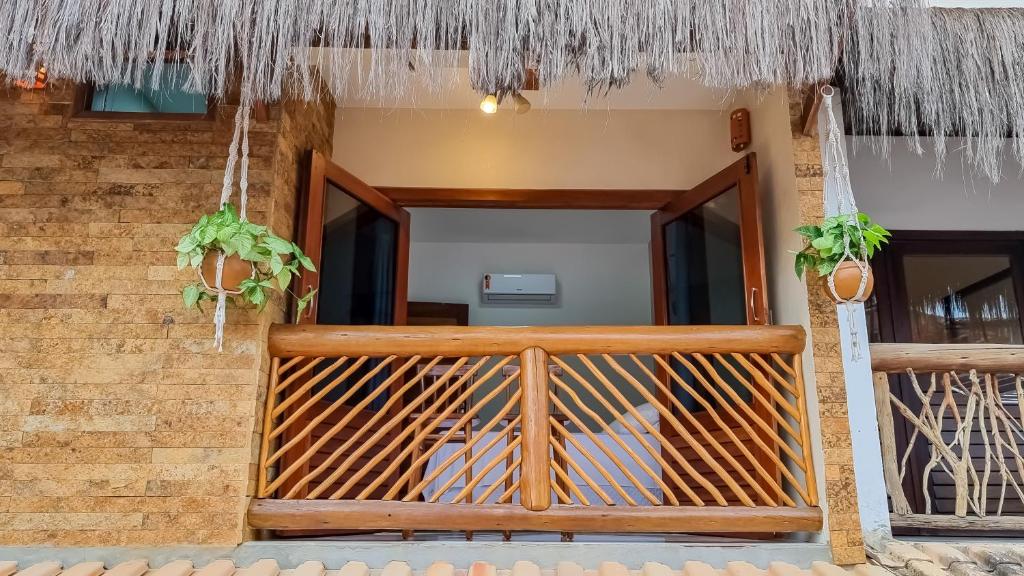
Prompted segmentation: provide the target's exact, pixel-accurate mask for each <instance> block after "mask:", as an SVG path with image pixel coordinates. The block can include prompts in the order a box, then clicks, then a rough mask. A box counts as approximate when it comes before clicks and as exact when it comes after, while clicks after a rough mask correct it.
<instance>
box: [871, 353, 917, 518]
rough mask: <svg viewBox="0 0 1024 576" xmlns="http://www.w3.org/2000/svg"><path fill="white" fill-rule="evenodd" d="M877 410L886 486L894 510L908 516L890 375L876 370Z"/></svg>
mask: <svg viewBox="0 0 1024 576" xmlns="http://www.w3.org/2000/svg"><path fill="white" fill-rule="evenodd" d="M874 384H875V410H876V411H877V412H878V436H879V439H880V440H881V442H882V473H883V476H884V478H885V488H886V490H887V491H888V492H889V498H890V500H891V501H892V511H893V512H894V513H896V514H900V515H902V516H906V515H907V514H910V512H911V509H910V502H908V501H907V495H906V494H904V493H903V483H902V482H901V481H900V470H899V463H898V459H897V457H896V427H895V424H894V423H893V419H892V405H891V404H889V375H888V374H886V373H885V372H875V374H874Z"/></svg>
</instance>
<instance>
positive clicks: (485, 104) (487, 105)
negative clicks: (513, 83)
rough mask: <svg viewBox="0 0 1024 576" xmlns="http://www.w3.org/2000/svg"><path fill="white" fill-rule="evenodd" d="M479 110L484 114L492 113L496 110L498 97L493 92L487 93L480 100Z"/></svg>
mask: <svg viewBox="0 0 1024 576" xmlns="http://www.w3.org/2000/svg"><path fill="white" fill-rule="evenodd" d="M480 110H482V111H483V113H484V114H494V113H495V112H497V111H498V97H497V96H495V95H494V94H488V95H487V96H484V99H483V100H481V101H480Z"/></svg>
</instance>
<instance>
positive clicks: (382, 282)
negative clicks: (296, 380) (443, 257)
mask: <svg viewBox="0 0 1024 576" xmlns="http://www.w3.org/2000/svg"><path fill="white" fill-rule="evenodd" d="M301 228H302V229H301V247H302V249H303V251H305V253H306V255H307V256H309V258H310V259H311V260H312V261H313V264H314V265H315V266H316V272H310V271H309V270H303V273H302V290H303V293H305V291H306V290H309V289H316V290H317V291H318V292H317V295H316V297H314V298H313V301H312V302H311V303H310V306H309V307H308V308H307V309H306V310H305V311H304V312H303V314H302V317H301V318H299V323H300V324H342V325H365V324H392V325H403V324H405V322H406V314H407V307H408V291H409V213H408V212H407V211H406V210H404V209H402V208H400V207H398V205H397V204H395V203H394V202H392V201H391V199H390V198H388V197H387V196H385V195H384V194H382V193H381V192H379V191H377V189H375V188H373V187H372V186H370V185H368V184H366V183H365V182H363V181H362V180H360V179H358V178H356V177H355V176H353V175H352V174H350V173H348V172H346V171H345V170H344V169H343V168H342V167H341V166H338V165H337V164H335V163H333V162H331V161H330V160H328V159H327V158H326V157H324V155H323V154H321V153H319V152H313V157H312V161H311V162H310V173H309V186H308V189H307V194H306V196H305V198H304V203H303V212H302V215H301Z"/></svg>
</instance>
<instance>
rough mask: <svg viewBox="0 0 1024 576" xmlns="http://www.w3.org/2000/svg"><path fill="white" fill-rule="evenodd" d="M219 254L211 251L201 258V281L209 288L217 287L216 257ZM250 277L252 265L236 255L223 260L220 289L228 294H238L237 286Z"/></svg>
mask: <svg viewBox="0 0 1024 576" xmlns="http://www.w3.org/2000/svg"><path fill="white" fill-rule="evenodd" d="M219 255H220V252H217V251H216V250H211V251H209V252H207V253H206V256H203V265H202V268H201V269H200V270H201V272H202V274H203V280H204V281H205V282H206V285H207V286H209V287H210V288H215V287H216V286H217V256H219ZM251 277H252V264H251V263H249V262H248V261H246V260H242V259H241V258H240V257H239V256H238V254H234V255H231V256H228V257H226V258H224V272H223V274H222V275H221V288H223V289H224V290H226V291H228V292H238V291H239V286H240V285H241V284H242V281H243V280H245V279H246V278H251Z"/></svg>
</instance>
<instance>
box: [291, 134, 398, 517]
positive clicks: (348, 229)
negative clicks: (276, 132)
mask: <svg viewBox="0 0 1024 576" xmlns="http://www.w3.org/2000/svg"><path fill="white" fill-rule="evenodd" d="M307 184H308V185H307V189H306V194H305V195H304V196H303V198H302V204H301V206H300V230H299V232H300V244H301V247H302V250H303V251H304V252H305V253H306V254H307V255H308V256H309V258H310V259H311V260H312V261H313V264H314V265H315V267H316V271H315V272H310V271H308V270H304V271H303V273H302V277H301V279H300V281H301V282H302V284H301V290H302V292H303V293H304V292H306V291H307V290H311V289H315V290H317V294H316V296H315V297H314V298H313V300H312V302H311V303H310V306H309V307H308V308H307V309H306V310H305V311H304V312H303V313H302V315H301V316H300V317H299V318H298V322H299V323H301V324H337V325H367V324H379V325H395V324H398V325H401V324H405V323H406V315H407V305H408V302H407V299H408V268H409V213H408V212H407V211H405V210H403V209H402V208H400V207H398V206H397V205H396V204H395V203H394V202H392V201H391V199H390V198H388V197H387V196H385V195H384V194H382V193H380V192H379V191H377V190H376V189H374V188H373V187H371V186H369V185H367V184H366V183H364V182H362V181H361V180H359V179H358V178H356V177H355V176H353V175H352V174H350V173H348V172H346V171H345V170H344V169H342V168H341V167H340V166H338V165H336V164H334V163H333V162H331V161H330V160H328V159H327V158H326V157H324V156H323V155H322V154H320V153H318V152H314V153H313V154H312V158H311V161H310V171H309V179H308V183H307ZM380 362H381V360H380V359H370V360H368V361H366V362H365V363H364V364H362V365H361V367H360V368H359V369H358V370H355V371H354V372H351V373H350V374H348V375H347V377H345V378H344V380H341V381H339V380H338V379H339V378H340V377H341V376H343V375H344V374H345V372H346V370H343V369H342V368H337V369H335V372H337V374H328V375H325V376H323V377H322V378H319V380H318V382H317V384H316V385H314V386H312V387H310V390H308V391H307V392H306V393H305V395H306V397H307V398H308V397H309V396H311V395H315V394H317V393H319V392H322V391H323V390H325V388H324V386H328V388H327V393H326V394H325V395H324V396H323V397H322V398H320V400H319V401H318V402H317V405H316V406H313V407H311V408H310V409H307V410H304V411H303V412H302V413H301V414H300V415H299V417H298V418H297V419H296V422H295V424H294V425H293V426H292V430H294V431H296V432H298V431H299V430H302V429H303V428H304V427H306V425H307V424H309V422H310V421H311V420H312V419H313V418H314V417H316V416H319V415H321V414H324V413H325V412H328V410H327V408H328V407H330V406H331V405H332V404H333V403H334V402H336V401H338V400H339V399H340V398H342V397H343V396H345V395H346V392H348V391H349V390H350V389H351V387H352V386H356V385H359V383H360V382H361V381H362V384H361V385H359V386H360V387H359V389H358V390H356V391H355V392H353V393H352V394H348V395H347V397H346V400H345V405H343V406H342V407H340V408H337V409H335V410H333V411H329V412H330V416H329V417H328V418H327V419H325V420H323V421H322V422H320V423H319V424H318V425H317V426H316V428H315V429H314V430H313V433H312V435H306V436H303V440H301V441H300V442H298V443H297V444H296V446H295V447H294V448H293V449H291V450H290V451H289V452H288V454H286V455H285V457H284V458H283V459H282V460H283V461H284V464H283V465H284V466H285V467H287V466H290V465H291V464H292V463H294V462H302V465H301V466H302V470H300V472H301V473H300V474H295V475H294V478H296V479H298V478H301V477H303V476H305V475H306V474H307V473H308V472H309V470H313V469H316V468H317V467H318V466H319V465H321V464H323V463H324V462H326V461H327V460H328V458H330V456H331V454H332V453H334V451H335V450H337V449H338V448H340V447H341V446H342V445H343V444H344V442H345V441H346V440H348V439H349V438H351V437H352V435H353V434H355V433H356V431H358V430H360V429H361V428H362V427H363V425H364V424H365V423H366V422H367V421H368V419H369V418H371V417H372V416H373V415H374V414H376V413H377V411H378V410H380V409H381V407H382V406H383V405H384V404H385V403H386V401H387V399H388V397H389V394H390V390H379V389H378V387H379V386H381V385H383V383H384V382H385V381H386V380H387V376H388V375H389V370H388V369H384V370H378V371H376V374H375V375H374V376H372V377H371V378H369V379H367V378H364V377H365V376H366V375H367V374H370V373H372V372H373V371H374V368H376V367H377V366H378V364H379V363H380ZM332 363H333V362H332V361H331V359H328V361H324V362H321V363H320V364H319V365H318V367H317V368H316V369H314V370H311V371H310V372H309V373H308V374H305V375H304V376H302V378H303V379H311V378H313V377H314V376H320V375H322V371H323V370H330V367H329V366H330V365H331V364H332ZM306 381H308V380H306ZM295 385H297V383H296V384H293V386H295ZM362 401H369V403H368V404H367V403H366V402H362ZM361 402H362V404H363V405H364V408H361V409H358V410H357V408H355V405H356V404H359V403H361ZM302 404H304V402H302V401H299V402H295V403H294V404H292V406H293V407H296V408H297V407H299V406H301V405H302ZM392 404H394V403H392ZM349 406H352V408H351V409H349V408H348V407H349ZM398 408H400V406H398V407H397V408H395V407H394V406H392V409H398ZM353 411H356V412H357V413H356V414H355V416H354V417H353V418H352V419H351V420H349V422H348V424H347V425H346V426H345V429H343V430H341V431H340V433H338V434H336V435H334V436H333V437H332V438H331V439H330V440H328V441H327V442H326V443H325V444H324V445H323V446H322V447H321V448H320V449H319V450H318V451H317V453H316V454H313V455H312V456H311V457H309V454H307V451H308V450H309V449H310V447H311V446H312V445H313V444H314V443H315V442H317V440H319V439H321V438H323V436H324V434H325V432H326V431H327V430H330V429H331V427H332V426H333V425H334V424H336V423H338V422H340V421H341V419H342V418H343V417H345V416H346V415H352V413H353ZM284 436H285V438H284V439H283V442H287V441H288V437H289V433H287V432H286V433H285V434H284ZM391 441H392V438H390V437H388V436H386V435H385V437H383V438H381V440H380V444H381V448H382V449H383V448H384V447H386V446H388V445H389V444H390V443H391ZM363 444H364V443H361V442H356V443H354V444H353V446H352V448H350V449H349V450H346V451H345V452H346V453H343V454H341V455H340V457H338V455H335V459H333V460H332V461H331V462H332V464H329V465H334V464H333V463H336V462H341V461H344V460H345V458H347V456H348V452H351V451H352V450H354V449H355V448H356V447H359V446H362V445H363ZM388 464H390V462H387V461H384V462H382V463H381V464H380V467H381V469H382V470H383V469H384V468H386V466H387V465H388ZM331 471H332V468H327V469H326V471H325V472H324V473H322V474H320V476H321V477H323V478H326V477H327V476H328V475H329V474H330V472H331ZM367 477H368V478H371V479H373V478H375V476H374V475H372V474H370V475H367ZM367 482H369V480H367ZM314 484H315V482H314ZM340 485H341V484H340V483H339V486H340ZM292 486H293V485H290V484H288V483H286V484H285V485H284V486H283V487H282V488H281V491H280V493H281V494H287V493H288V491H289V490H290V489H291V488H292ZM385 486H387V484H385ZM332 488H333V487H332ZM362 488H363V486H359V487H356V488H354V489H353V490H352V491H351V492H352V493H358V492H359V491H360V490H361V489H362ZM326 493H328V494H329V493H331V490H327V491H326ZM306 495H307V494H306V493H305V489H304V490H303V491H302V492H301V493H298V494H296V495H295V496H297V497H299V498H302V497H305V496H306ZM371 497H374V496H371Z"/></svg>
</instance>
